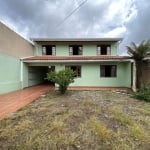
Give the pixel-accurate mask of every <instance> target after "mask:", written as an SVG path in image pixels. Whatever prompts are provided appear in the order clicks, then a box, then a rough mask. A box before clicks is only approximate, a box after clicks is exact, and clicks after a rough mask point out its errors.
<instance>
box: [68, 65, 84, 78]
mask: <svg viewBox="0 0 150 150" xmlns="http://www.w3.org/2000/svg"><path fill="white" fill-rule="evenodd" d="M66 68H69V69H71V70H72V71H73V72H74V73H75V77H81V66H66Z"/></svg>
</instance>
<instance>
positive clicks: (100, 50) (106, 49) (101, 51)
mask: <svg viewBox="0 0 150 150" xmlns="http://www.w3.org/2000/svg"><path fill="white" fill-rule="evenodd" d="M110 54H111V48H110V45H98V46H97V55H110Z"/></svg>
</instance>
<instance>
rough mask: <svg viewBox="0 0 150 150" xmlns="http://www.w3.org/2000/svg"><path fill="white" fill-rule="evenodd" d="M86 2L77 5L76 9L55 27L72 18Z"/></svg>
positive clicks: (85, 0)
mask: <svg viewBox="0 0 150 150" xmlns="http://www.w3.org/2000/svg"><path fill="white" fill-rule="evenodd" d="M87 1H88V0H84V1H83V2H81V3H80V4H79V6H78V7H76V8H75V9H74V10H73V11H71V12H70V13H69V14H68V15H67V16H66V17H65V18H64V19H63V20H62V21H61V22H60V23H59V24H57V27H59V26H60V25H62V24H63V23H64V22H65V21H66V20H67V19H68V18H69V17H70V16H72V15H73V14H74V13H75V12H76V11H77V10H78V9H79V8H80V7H81V6H82V5H84V4H85V3H86V2H87Z"/></svg>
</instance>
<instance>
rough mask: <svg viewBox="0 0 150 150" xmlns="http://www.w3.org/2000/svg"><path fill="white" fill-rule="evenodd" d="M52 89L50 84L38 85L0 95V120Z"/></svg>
mask: <svg viewBox="0 0 150 150" xmlns="http://www.w3.org/2000/svg"><path fill="white" fill-rule="evenodd" d="M52 89H53V87H50V85H38V86H33V87H29V88H25V89H23V90H18V91H15V92H11V93H7V94H2V95H0V120H1V119H3V118H5V117H7V116H9V115H10V114H11V113H13V112H16V111H17V110H19V109H20V108H22V107H24V106H25V105H27V104H29V103H31V102H32V101H34V100H35V99H37V98H38V97H40V95H42V94H45V93H46V92H48V91H49V90H52Z"/></svg>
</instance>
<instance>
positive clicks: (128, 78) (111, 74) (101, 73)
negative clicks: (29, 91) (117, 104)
mask: <svg viewBox="0 0 150 150" xmlns="http://www.w3.org/2000/svg"><path fill="white" fill-rule="evenodd" d="M31 40H32V41H28V40H25V39H24V38H22V37H21V36H20V35H18V34H17V33H16V32H14V31H12V30H11V29H9V28H8V27H6V26H5V25H4V24H2V23H0V71H1V73H0V94H2V93H6V92H10V91H14V90H18V89H22V88H25V87H29V86H34V85H38V84H40V83H45V82H47V81H46V80H45V77H46V73H47V72H49V71H53V70H56V71H59V70H62V69H65V68H70V69H72V70H73V71H74V72H75V73H76V74H75V76H76V77H75V82H74V83H72V84H71V85H70V88H76V89H78V87H80V88H83V89H84V88H93V89H104V88H107V89H109V88H113V89H114V88H131V87H132V75H131V68H132V67H131V66H132V63H131V59H130V57H124V56H119V54H118V49H119V48H118V46H119V43H120V41H121V40H122V39H121V38H74V39H72V38H68V39H66V38H56V39H47V38H33V39H31Z"/></svg>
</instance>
